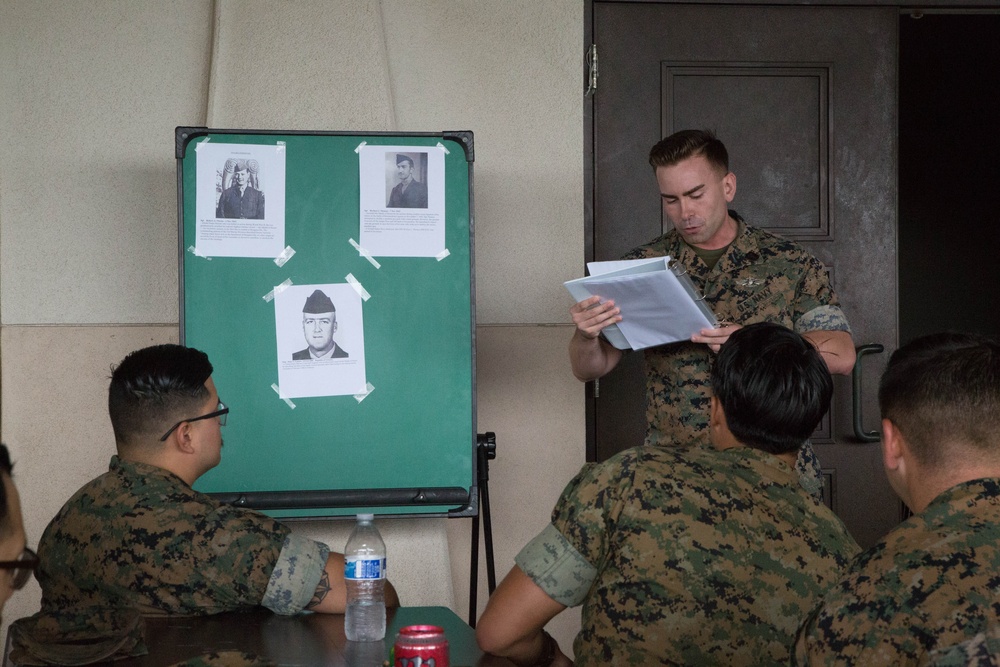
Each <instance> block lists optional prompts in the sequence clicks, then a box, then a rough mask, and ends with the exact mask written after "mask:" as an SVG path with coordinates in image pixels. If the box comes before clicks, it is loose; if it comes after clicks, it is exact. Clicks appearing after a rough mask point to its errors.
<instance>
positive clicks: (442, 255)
mask: <svg viewBox="0 0 1000 667" xmlns="http://www.w3.org/2000/svg"><path fill="white" fill-rule="evenodd" d="M450 254H451V251H450V250H448V249H447V248H445V249H444V250H442V251H441V252H439V253H438V254H436V255H434V259H436V260H437V261H439V262H440V261H441V260H442V259H444V258H445V257H447V256H448V255H450Z"/></svg>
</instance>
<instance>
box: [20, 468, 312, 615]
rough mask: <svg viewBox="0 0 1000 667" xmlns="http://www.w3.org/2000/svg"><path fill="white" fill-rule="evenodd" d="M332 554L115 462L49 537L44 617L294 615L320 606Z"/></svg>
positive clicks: (170, 478) (257, 517)
mask: <svg viewBox="0 0 1000 667" xmlns="http://www.w3.org/2000/svg"><path fill="white" fill-rule="evenodd" d="M328 553H329V550H328V549H327V547H326V546H325V545H323V544H320V543H318V542H314V541H312V540H309V539H306V538H303V537H300V536H296V535H292V534H291V531H290V530H289V529H288V528H287V527H286V526H283V525H282V524H280V523H278V522H277V521H275V520H273V519H271V518H268V517H266V516H264V515H262V514H259V513H257V512H253V511H251V510H246V509H240V508H236V507H232V506H229V505H223V504H221V503H219V502H217V501H215V500H213V499H212V498H210V497H208V496H206V495H205V494H202V493H198V492H197V491H194V490H193V489H191V487H190V486H188V485H187V484H186V483H184V482H183V481H182V480H181V479H180V478H179V477H177V476H175V475H173V474H172V473H170V472H167V471H166V470H163V469H161V468H157V467H155V466H150V465H145V464H141V463H132V462H126V461H122V460H121V459H119V458H118V457H117V456H115V457H112V459H111V465H110V469H109V471H108V472H107V473H105V474H103V475H101V476H100V477H98V478H97V479H95V480H93V481H91V482H90V483H89V484H87V485H85V486H84V487H83V488H82V489H80V490H79V491H77V492H76V494H75V495H74V496H73V497H72V498H70V500H69V501H68V502H67V503H66V504H65V505H64V506H63V508H62V509H61V510H60V511H59V513H58V514H57V515H56V517H55V518H54V519H53V520H52V522H51V523H49V525H48V527H47V528H46V529H45V533H44V534H43V535H42V539H41V541H40V542H39V546H38V557H39V559H40V564H39V569H38V581H39V583H40V584H41V586H42V613H45V612H46V611H55V610H60V611H62V612H65V611H67V610H73V609H85V608H96V609H101V608H132V609H136V610H137V611H139V612H140V613H142V614H148V615H164V614H178V615H181V614H215V613H219V612H223V611H231V610H235V609H241V608H247V607H254V606H258V605H262V606H264V607H267V608H269V609H271V610H273V611H275V612H277V613H280V614H293V613H295V612H298V611H300V610H302V609H303V608H304V607H305V606H306V604H308V603H309V601H310V600H311V599H312V596H313V594H314V593H315V591H316V586H317V584H318V583H319V581H320V577H321V575H322V574H323V569H324V567H325V565H326V559H327V555H328Z"/></svg>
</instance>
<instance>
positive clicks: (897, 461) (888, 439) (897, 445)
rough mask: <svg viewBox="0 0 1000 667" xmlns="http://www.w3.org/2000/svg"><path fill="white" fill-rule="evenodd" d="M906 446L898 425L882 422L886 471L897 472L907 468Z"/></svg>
mask: <svg viewBox="0 0 1000 667" xmlns="http://www.w3.org/2000/svg"><path fill="white" fill-rule="evenodd" d="M905 450H906V445H905V443H904V442H903V438H902V435H901V434H900V432H899V429H898V428H896V425H895V424H893V423H892V422H891V421H890V420H888V419H883V420H882V464H883V465H884V466H885V469H886V470H891V471H897V470H900V469H901V468H902V467H905V465H906V463H905V459H904V456H905V454H906V453H908V452H906V451H905Z"/></svg>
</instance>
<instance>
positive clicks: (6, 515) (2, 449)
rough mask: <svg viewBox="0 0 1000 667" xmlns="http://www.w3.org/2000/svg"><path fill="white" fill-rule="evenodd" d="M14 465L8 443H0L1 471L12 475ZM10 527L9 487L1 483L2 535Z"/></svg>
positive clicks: (0, 514) (0, 524)
mask: <svg viewBox="0 0 1000 667" xmlns="http://www.w3.org/2000/svg"><path fill="white" fill-rule="evenodd" d="M13 471H14V465H13V464H12V463H11V462H10V452H9V451H7V445H5V444H3V443H0V473H6V474H8V475H10V474H11V473H12V472H13ZM9 527H10V501H9V500H8V499H7V487H5V486H4V485H3V484H2V483H0V535H5V534H6V533H7V531H8V528H9Z"/></svg>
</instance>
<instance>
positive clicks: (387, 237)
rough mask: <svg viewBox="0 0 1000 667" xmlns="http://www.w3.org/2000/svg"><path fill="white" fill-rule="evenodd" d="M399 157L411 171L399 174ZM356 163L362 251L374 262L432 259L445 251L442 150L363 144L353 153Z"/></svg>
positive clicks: (426, 147)
mask: <svg viewBox="0 0 1000 667" xmlns="http://www.w3.org/2000/svg"><path fill="white" fill-rule="evenodd" d="M401 156H406V157H409V158H410V161H411V163H412V167H411V168H409V169H405V170H402V171H401V170H400V167H399V164H400V162H399V160H400V159H401ZM358 163H359V168H360V170H361V203H360V209H361V219H360V230H359V232H358V233H359V235H360V239H359V241H360V245H361V247H363V248H364V249H365V250H367V251H368V252H369V253H371V255H372V256H374V257H436V256H437V255H438V254H439V253H441V252H442V251H443V250H445V226H444V221H445V200H444V193H445V182H444V179H445V172H444V153H443V152H442V151H441V149H440V148H436V147H434V146H370V145H365V146H363V147H362V148H361V150H360V151H358ZM403 164H405V161H403ZM403 172H405V173H406V174H407V179H406V182H405V183H403V182H401V175H402V173H403ZM404 185H405V186H406V187H405V189H404V188H403V186H404ZM423 189H426V205H423V206H422V205H420V204H421V203H423V199H424V198H422V197H420V196H419V195H420V193H421V192H422V190H423Z"/></svg>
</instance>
